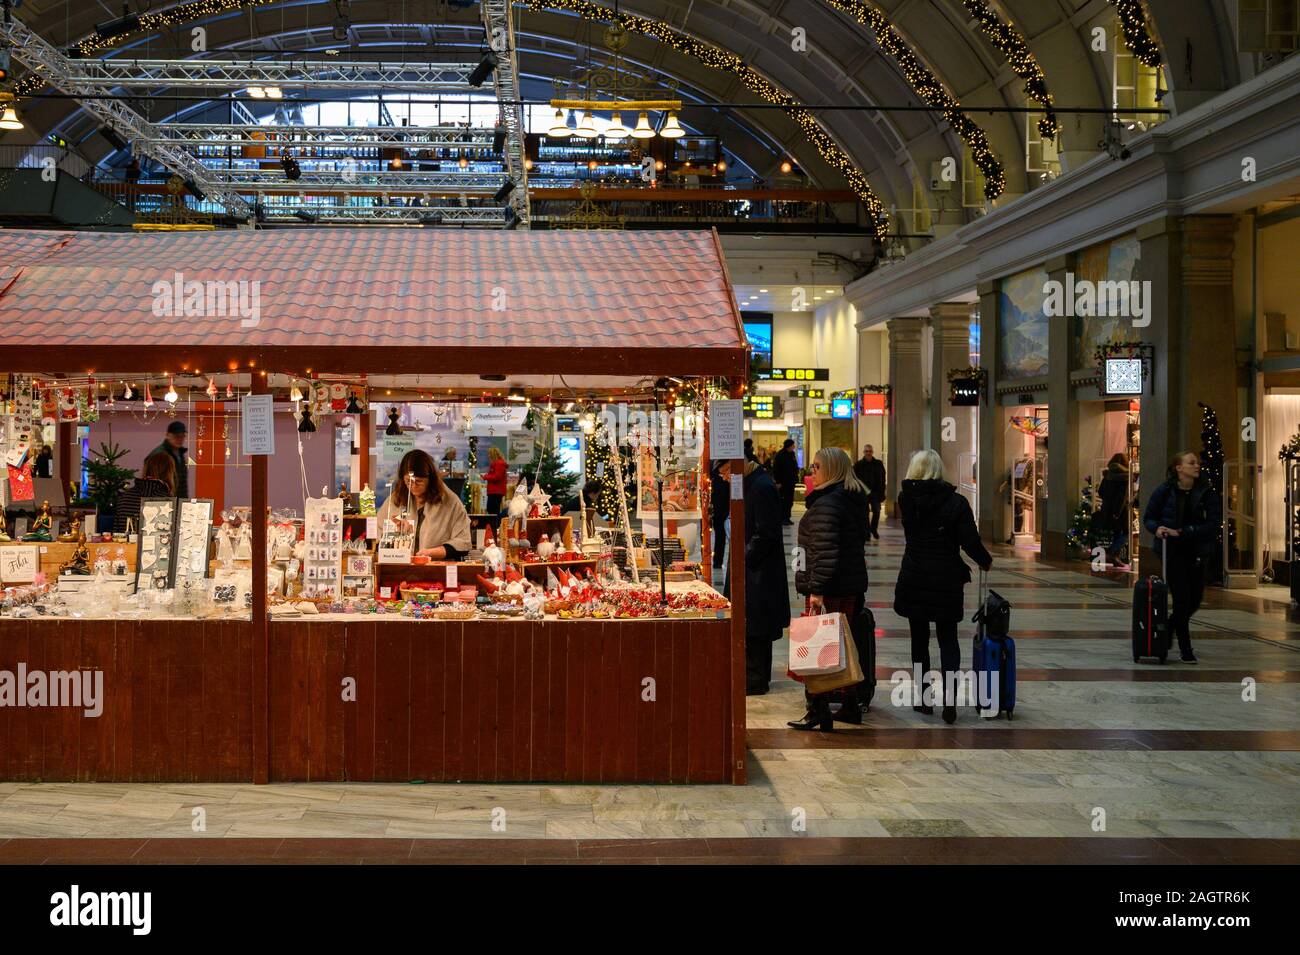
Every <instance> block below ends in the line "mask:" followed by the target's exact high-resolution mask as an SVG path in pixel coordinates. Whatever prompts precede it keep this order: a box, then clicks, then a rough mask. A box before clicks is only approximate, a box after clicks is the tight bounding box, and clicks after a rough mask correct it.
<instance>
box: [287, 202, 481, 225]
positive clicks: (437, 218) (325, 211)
mask: <svg viewBox="0 0 1300 955" xmlns="http://www.w3.org/2000/svg"><path fill="white" fill-rule="evenodd" d="M263 219H264V220H265V221H267V222H294V221H316V220H317V219H319V220H324V221H329V222H364V223H378V222H395V223H408V224H417V223H418V224H421V225H459V226H479V227H483V228H490V229H500V228H502V227H504V226H505V225H506V209H505V208H504V207H502V206H389V205H383V206H348V205H310V206H296V207H295V206H277V205H272V206H266V207H265V208H264V209H263Z"/></svg>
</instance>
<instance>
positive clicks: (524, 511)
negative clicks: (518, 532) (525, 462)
mask: <svg viewBox="0 0 1300 955" xmlns="http://www.w3.org/2000/svg"><path fill="white" fill-rule="evenodd" d="M529 503H530V502H529V500H528V479H527V478H524V479H523V480H522V481H520V482H519V486H518V487H516V488H515V496H514V497H512V498H511V499H510V509H509V511H508V512H507V513H508V516H509V518H510V524H511V526H518V527H520V528H522V527H523V526H524V520H525V519H526V518H527V517H528V507H529Z"/></svg>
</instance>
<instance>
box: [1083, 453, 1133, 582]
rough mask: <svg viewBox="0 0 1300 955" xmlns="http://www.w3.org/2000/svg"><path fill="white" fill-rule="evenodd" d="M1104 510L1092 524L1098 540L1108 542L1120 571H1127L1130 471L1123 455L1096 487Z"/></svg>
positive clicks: (1109, 553)
mask: <svg viewBox="0 0 1300 955" xmlns="http://www.w3.org/2000/svg"><path fill="white" fill-rule="evenodd" d="M1097 496H1098V497H1100V498H1101V507H1100V508H1099V509H1098V510H1097V514H1096V516H1094V517H1093V519H1092V523H1093V526H1094V527H1095V528H1096V530H1097V533H1098V539H1100V540H1104V541H1106V554H1107V556H1108V557H1109V558H1110V562H1111V563H1112V564H1114V565H1115V568H1116V569H1117V570H1128V560H1127V559H1126V557H1127V554H1126V552H1127V550H1128V517H1129V514H1128V468H1127V467H1126V466H1125V463H1124V455H1122V454H1115V455H1113V456H1112V457H1111V459H1110V462H1109V463H1108V464H1107V465H1106V473H1105V474H1104V475H1102V478H1101V482H1100V483H1099V484H1098V486H1097Z"/></svg>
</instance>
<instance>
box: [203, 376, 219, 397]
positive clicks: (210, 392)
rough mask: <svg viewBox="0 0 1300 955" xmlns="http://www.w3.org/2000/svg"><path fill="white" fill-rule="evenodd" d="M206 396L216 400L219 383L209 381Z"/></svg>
mask: <svg viewBox="0 0 1300 955" xmlns="http://www.w3.org/2000/svg"><path fill="white" fill-rule="evenodd" d="M204 394H206V395H207V396H208V397H209V398H215V397H216V396H217V383H216V382H215V381H213V380H212V379H211V378H209V379H208V387H207V389H206V390H205V391H204Z"/></svg>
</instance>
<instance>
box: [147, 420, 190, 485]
mask: <svg viewBox="0 0 1300 955" xmlns="http://www.w3.org/2000/svg"><path fill="white" fill-rule="evenodd" d="M187 433H188V432H187V430H186V427H185V422H184V421H173V422H172V423H171V424H169V425H168V426H167V435H166V437H164V438H163V442H162V444H160V445H158V447H156V448H154V449H153V450H152V451H150V452H149V453H150V454H151V455H152V454H165V455H167V456H168V457H169V458H171V459H172V461H173V462H174V463H175V464H176V481H175V483H174V484H173V485H172V495H173V496H174V497H180V498H186V497H189V496H190V481H189V472H188V471H187V470H186V468H185V462H186V460H187V458H188V456H189V450H190V449H189V448H187V447H185V435H186V434H187Z"/></svg>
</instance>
